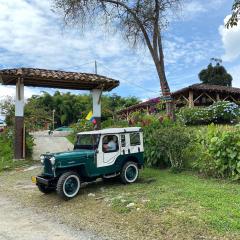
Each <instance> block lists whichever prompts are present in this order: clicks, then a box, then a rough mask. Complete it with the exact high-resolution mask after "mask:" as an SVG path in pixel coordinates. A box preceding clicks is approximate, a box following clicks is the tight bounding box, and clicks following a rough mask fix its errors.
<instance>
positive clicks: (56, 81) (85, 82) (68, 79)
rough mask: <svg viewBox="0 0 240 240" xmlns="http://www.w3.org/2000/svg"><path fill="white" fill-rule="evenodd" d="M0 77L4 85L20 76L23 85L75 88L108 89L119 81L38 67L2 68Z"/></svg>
mask: <svg viewBox="0 0 240 240" xmlns="http://www.w3.org/2000/svg"><path fill="white" fill-rule="evenodd" d="M0 77H1V81H2V83H3V84H4V85H15V84H16V81H17V79H19V78H22V79H23V82H24V85H25V86H33V87H49V88H63V89H75V90H92V89H96V88H97V89H103V90H104V91H110V90H112V89H113V88H115V87H117V86H118V85H119V81H117V80H114V79H111V78H108V77H105V76H101V75H97V74H90V73H78V72H65V71H59V70H46V69H38V68H16V69H3V70H0Z"/></svg>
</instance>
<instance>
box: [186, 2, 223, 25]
mask: <svg viewBox="0 0 240 240" xmlns="http://www.w3.org/2000/svg"><path fill="white" fill-rule="evenodd" d="M224 3H226V0H208V1H206V0H205V1H200V0H187V1H184V3H183V7H182V9H183V18H184V19H185V20H191V19H192V18H194V17H196V16H198V15H200V14H202V13H206V12H208V11H213V9H214V10H216V9H218V8H220V7H221V6H222V5H223V4H224Z"/></svg>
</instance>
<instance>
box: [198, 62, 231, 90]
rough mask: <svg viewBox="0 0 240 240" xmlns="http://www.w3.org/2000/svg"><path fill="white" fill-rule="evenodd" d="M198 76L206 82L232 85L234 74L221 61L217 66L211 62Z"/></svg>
mask: <svg viewBox="0 0 240 240" xmlns="http://www.w3.org/2000/svg"><path fill="white" fill-rule="evenodd" d="M198 76H199V79H200V80H201V81H202V82H203V83H205V84H211V85H222V86H232V76H231V75H230V74H229V73H227V71H226V69H225V68H224V67H223V66H221V65H220V64H219V63H217V64H216V66H212V64H209V65H208V67H207V69H203V70H202V71H201V72H200V73H199V75H198Z"/></svg>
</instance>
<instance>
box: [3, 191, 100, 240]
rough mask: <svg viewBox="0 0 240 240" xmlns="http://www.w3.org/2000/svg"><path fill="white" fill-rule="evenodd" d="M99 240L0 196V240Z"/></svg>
mask: <svg viewBox="0 0 240 240" xmlns="http://www.w3.org/2000/svg"><path fill="white" fill-rule="evenodd" d="M15 239H19V240H43V239H44V240H97V239H98V240H99V239H100V238H99V237H97V236H95V235H93V234H90V233H88V232H84V231H76V230H74V229H71V228H69V227H66V226H65V225H63V224H60V223H58V222H55V221H54V220H53V219H51V218H49V217H46V216H45V214H44V213H40V212H36V211H35V210H34V209H31V208H22V207H21V205H20V204H19V203H17V202H16V201H13V199H11V200H10V199H9V198H6V197H3V196H2V195H0V240H15Z"/></svg>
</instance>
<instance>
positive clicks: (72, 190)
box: [57, 172, 81, 200]
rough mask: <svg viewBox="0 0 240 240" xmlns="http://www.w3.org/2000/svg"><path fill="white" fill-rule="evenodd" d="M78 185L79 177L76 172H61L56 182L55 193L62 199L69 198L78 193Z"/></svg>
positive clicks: (79, 184) (79, 183)
mask: <svg viewBox="0 0 240 240" xmlns="http://www.w3.org/2000/svg"><path fill="white" fill-rule="evenodd" d="M69 181H71V182H69ZM80 186H81V182H80V177H79V175H78V174H77V173H75V172H66V173H63V174H62V175H61V176H60V178H59V179H58V182H57V194H58V195H59V196H60V197H61V198H63V199H64V200H69V199H71V198H74V197H75V196H76V195H77V194H78V192H79V190H80Z"/></svg>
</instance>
